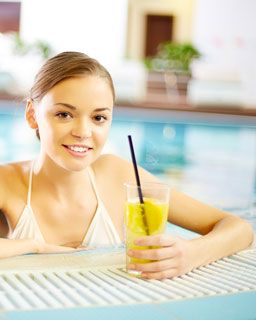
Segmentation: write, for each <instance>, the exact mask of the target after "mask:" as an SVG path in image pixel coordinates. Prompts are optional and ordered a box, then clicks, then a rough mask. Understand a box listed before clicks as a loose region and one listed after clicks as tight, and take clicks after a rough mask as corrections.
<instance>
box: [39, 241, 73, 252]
mask: <svg viewBox="0 0 256 320" xmlns="http://www.w3.org/2000/svg"><path fill="white" fill-rule="evenodd" d="M33 242H34V245H35V253H61V252H63V253H65V252H72V251H76V250H77V249H76V248H71V247H68V246H58V245H54V244H49V243H43V242H40V241H37V240H33Z"/></svg>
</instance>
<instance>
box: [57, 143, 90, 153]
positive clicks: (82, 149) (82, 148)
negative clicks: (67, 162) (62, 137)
mask: <svg viewBox="0 0 256 320" xmlns="http://www.w3.org/2000/svg"><path fill="white" fill-rule="evenodd" d="M63 147H65V148H66V149H68V150H70V151H72V152H76V153H81V154H83V153H86V152H87V151H89V150H91V149H92V148H91V147H88V146H83V145H65V144H63Z"/></svg>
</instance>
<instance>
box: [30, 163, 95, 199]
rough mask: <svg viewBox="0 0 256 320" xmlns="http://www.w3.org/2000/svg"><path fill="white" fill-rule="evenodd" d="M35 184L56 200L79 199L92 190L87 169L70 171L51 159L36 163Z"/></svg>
mask: <svg viewBox="0 0 256 320" xmlns="http://www.w3.org/2000/svg"><path fill="white" fill-rule="evenodd" d="M33 173H34V176H33V184H34V183H35V184H37V185H38V187H39V188H40V189H41V190H47V191H48V192H49V193H50V194H51V195H52V196H54V197H55V198H56V199H58V200H61V199H71V198H79V199H81V196H83V195H84V194H86V193H87V192H86V190H90V189H91V182H90V179H89V176H88V171H87V168H86V169H84V170H81V171H68V170H66V169H64V168H62V167H61V166H59V165H58V164H56V163H55V162H53V161H52V160H51V159H50V158H44V159H42V157H39V158H38V159H37V160H35V162H34V168H33Z"/></svg>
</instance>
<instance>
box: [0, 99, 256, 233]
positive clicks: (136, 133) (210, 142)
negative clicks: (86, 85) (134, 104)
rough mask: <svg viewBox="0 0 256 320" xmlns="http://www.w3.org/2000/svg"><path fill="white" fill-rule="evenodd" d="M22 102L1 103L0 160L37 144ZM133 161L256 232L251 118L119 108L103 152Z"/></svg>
mask: <svg viewBox="0 0 256 320" xmlns="http://www.w3.org/2000/svg"><path fill="white" fill-rule="evenodd" d="M23 112H24V110H23V107H22V106H21V104H19V103H18V104H15V103H13V102H12V103H10V102H8V103H7V102H1V103H0V163H5V162H9V161H19V160H24V159H30V158H33V157H35V156H36V155H37V153H38V150H39V143H38V141H37V139H36V137H35V135H34V132H33V131H31V130H30V129H29V128H28V126H27V125H26V123H25V121H24V115H23ZM128 134H131V135H132V136H133V141H134V144H135V152H136V154H137V159H138V163H139V164H140V165H141V166H142V167H144V168H145V169H147V170H149V171H151V172H152V173H154V174H156V175H157V176H159V177H160V178H161V179H162V180H164V181H167V182H168V183H169V184H170V185H172V186H175V187H177V188H179V189H180V190H181V191H184V192H186V193H187V194H189V195H191V196H193V197H196V198H197V199H199V200H201V201H204V202H207V203H209V204H212V205H214V206H217V207H219V208H223V209H225V210H230V211H233V212H236V213H237V214H239V215H241V216H243V217H245V218H247V219H249V220H250V221H251V222H252V223H254V227H255V230H256V209H255V207H256V206H255V199H256V183H255V180H256V124H255V119H253V118H252V117H251V118H249V117H248V119H245V118H243V117H233V118H232V116H225V115H223V116H219V117H217V116H216V115H211V116H210V115H206V116H205V115H204V116H202V115H201V114H200V113H198V114H197V115H195V114H192V113H191V114H189V113H186V112H171V111H167V110H165V111H156V110H147V109H144V110H143V109H136V110H135V109H130V108H122V107H118V108H116V109H115V112H114V119H113V126H112V129H111V132H110V137H109V141H108V142H107V144H106V146H105V148H104V152H106V153H109V152H110V153H115V154H117V155H119V156H121V157H123V158H126V159H129V160H130V155H129V148H128V142H127V135H128Z"/></svg>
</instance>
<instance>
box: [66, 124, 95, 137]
mask: <svg viewBox="0 0 256 320" xmlns="http://www.w3.org/2000/svg"><path fill="white" fill-rule="evenodd" d="M71 134H72V136H74V137H76V138H78V139H81V140H82V139H86V138H90V137H91V136H92V124H91V123H90V121H85V120H79V121H76V122H75V123H74V126H73V128H72V132H71Z"/></svg>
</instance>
